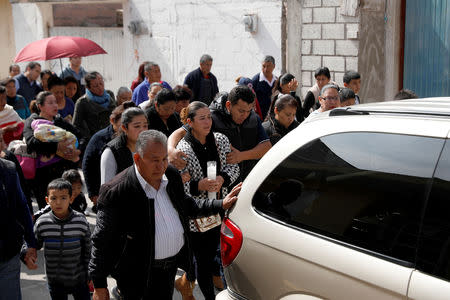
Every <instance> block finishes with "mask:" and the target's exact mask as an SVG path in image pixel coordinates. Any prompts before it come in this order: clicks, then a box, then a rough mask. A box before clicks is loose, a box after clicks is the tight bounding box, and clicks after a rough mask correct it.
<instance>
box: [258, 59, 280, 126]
mask: <svg viewBox="0 0 450 300" xmlns="http://www.w3.org/2000/svg"><path fill="white" fill-rule="evenodd" d="M274 69H275V58H273V56H270V55H267V56H266V57H264V59H263V61H262V64H261V72H260V73H258V74H256V75H255V76H253V78H252V85H253V89H254V90H255V93H256V99H257V101H258V103H259V107H260V108H261V113H262V117H263V121H264V118H265V117H266V116H267V112H268V111H269V107H270V101H271V96H272V89H273V87H274V85H275V81H276V80H277V76H275V75H274V74H273V70H274Z"/></svg>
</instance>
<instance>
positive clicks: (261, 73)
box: [259, 71, 278, 86]
mask: <svg viewBox="0 0 450 300" xmlns="http://www.w3.org/2000/svg"><path fill="white" fill-rule="evenodd" d="M277 79H278V77H277V76H275V75H274V74H272V81H269V79H267V78H266V76H264V73H263V72H262V71H261V72H260V73H259V81H265V82H267V83H268V84H269V85H270V86H272V85H273V83H274V82H275V81H276V80H277Z"/></svg>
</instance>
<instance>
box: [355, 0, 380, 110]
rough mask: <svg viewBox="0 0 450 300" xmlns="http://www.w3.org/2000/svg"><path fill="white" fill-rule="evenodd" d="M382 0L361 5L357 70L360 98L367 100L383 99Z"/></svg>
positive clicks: (373, 0)
mask: <svg viewBox="0 0 450 300" xmlns="http://www.w3.org/2000/svg"><path fill="white" fill-rule="evenodd" d="M384 3H385V2H384V0H372V1H370V2H369V1H364V2H362V5H361V39H360V54H359V72H360V73H361V76H362V80H361V92H360V98H361V99H362V100H363V101H364V103H367V102H377V101H382V100H384V96H385V93H384V86H385V75H386V56H385V40H386V39H385V31H384V28H385V21H384V11H385V6H384Z"/></svg>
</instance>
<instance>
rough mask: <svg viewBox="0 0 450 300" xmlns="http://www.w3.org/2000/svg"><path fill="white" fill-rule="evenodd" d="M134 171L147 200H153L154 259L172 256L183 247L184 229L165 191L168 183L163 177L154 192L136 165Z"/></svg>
mask: <svg viewBox="0 0 450 300" xmlns="http://www.w3.org/2000/svg"><path fill="white" fill-rule="evenodd" d="M134 169H135V171H136V176H137V179H138V180H139V183H140V184H141V187H142V189H143V190H144V192H145V195H146V196H147V198H149V199H154V200H155V259H164V258H168V257H171V256H174V255H176V254H178V252H180V250H181V248H182V247H183V245H184V236H183V233H184V229H183V226H182V225H181V221H180V218H179V216H178V212H177V211H176V210H175V208H174V207H173V205H172V202H171V201H170V198H169V195H168V194H167V191H166V187H167V183H168V182H169V181H168V180H167V177H166V175H163V177H162V179H161V185H160V186H159V189H158V190H156V189H155V188H153V187H152V186H151V185H150V184H148V183H147V181H145V179H144V178H143V177H142V176H141V174H139V171H138V169H137V167H136V165H134Z"/></svg>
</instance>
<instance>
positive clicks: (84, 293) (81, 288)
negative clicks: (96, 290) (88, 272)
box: [48, 282, 91, 300]
mask: <svg viewBox="0 0 450 300" xmlns="http://www.w3.org/2000/svg"><path fill="white" fill-rule="evenodd" d="M48 290H49V292H50V297H51V298H52V300H67V299H68V295H69V294H72V295H73V298H74V299H75V300H90V299H91V295H90V293H89V286H88V284H87V282H83V283H80V284H78V285H76V286H74V287H66V286H64V285H62V284H60V283H49V284H48Z"/></svg>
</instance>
